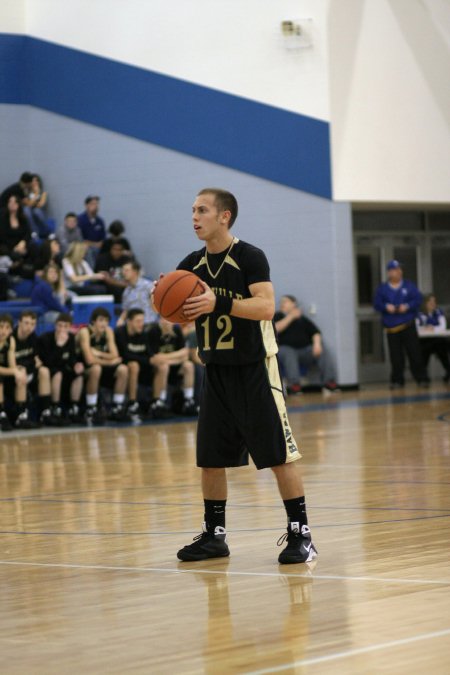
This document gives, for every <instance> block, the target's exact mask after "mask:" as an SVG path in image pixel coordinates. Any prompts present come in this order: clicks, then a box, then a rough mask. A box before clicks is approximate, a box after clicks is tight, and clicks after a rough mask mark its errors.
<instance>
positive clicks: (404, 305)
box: [374, 260, 429, 389]
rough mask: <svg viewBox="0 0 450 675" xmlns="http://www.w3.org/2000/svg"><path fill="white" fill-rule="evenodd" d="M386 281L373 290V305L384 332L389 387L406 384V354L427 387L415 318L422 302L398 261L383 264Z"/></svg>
mask: <svg viewBox="0 0 450 675" xmlns="http://www.w3.org/2000/svg"><path fill="white" fill-rule="evenodd" d="M386 270H387V277H388V279H387V281H386V282H384V283H381V284H380V285H379V286H378V288H377V291H376V293H375V300H374V307H375V309H376V310H377V312H380V313H381V318H382V321H383V326H384V328H385V330H386V333H387V341H388V347H389V357H390V361H391V389H398V388H400V387H403V386H404V384H405V374H404V371H405V354H406V356H407V357H408V361H409V365H410V368H411V373H412V375H413V377H414V379H415V380H416V382H417V384H418V385H419V386H422V387H428V386H429V379H428V376H427V373H426V370H425V368H424V366H423V363H422V354H421V351H420V343H419V337H418V335H417V330H416V324H415V318H416V315H417V312H418V310H419V307H420V304H421V302H422V295H421V293H420V291H419V290H418V288H417V286H416V285H415V284H414V283H413V282H412V281H408V280H407V279H403V268H402V265H401V263H400V262H399V261H398V260H390V261H389V262H388V264H387V265H386Z"/></svg>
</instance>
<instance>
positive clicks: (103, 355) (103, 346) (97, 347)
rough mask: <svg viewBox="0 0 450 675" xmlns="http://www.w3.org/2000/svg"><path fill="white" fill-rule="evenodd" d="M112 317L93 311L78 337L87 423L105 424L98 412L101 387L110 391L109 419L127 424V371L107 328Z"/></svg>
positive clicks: (99, 309) (108, 314)
mask: <svg viewBox="0 0 450 675" xmlns="http://www.w3.org/2000/svg"><path fill="white" fill-rule="evenodd" d="M110 321H111V315H110V313H109V312H108V310H107V309H105V308H104V307H96V308H95V309H94V310H93V312H92V314H91V316H90V318H89V326H86V327H84V328H81V329H80V331H79V332H78V335H77V342H78V346H79V348H80V351H81V355H82V358H83V361H84V365H85V372H86V421H87V422H88V423H94V424H101V423H102V422H103V421H104V420H103V418H102V415H101V413H100V411H99V410H98V392H99V388H100V387H101V386H103V387H107V388H108V389H112V390H113V407H112V410H111V412H110V414H109V419H111V420H114V421H116V422H130V420H131V418H130V415H129V414H128V412H127V410H126V408H125V393H126V390H127V382H128V368H127V366H126V365H125V364H124V363H122V357H121V356H119V351H118V349H117V345H116V341H115V339H114V333H113V330H112V328H111V327H110V326H109V322H110Z"/></svg>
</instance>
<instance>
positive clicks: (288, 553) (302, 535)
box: [277, 523, 317, 565]
mask: <svg viewBox="0 0 450 675" xmlns="http://www.w3.org/2000/svg"><path fill="white" fill-rule="evenodd" d="M285 541H287V546H286V548H284V549H283V550H282V551H281V553H280V555H279V556H278V562H279V563H280V564H281V565H291V564H294V563H310V562H312V561H313V560H315V559H316V558H317V549H316V547H315V546H314V544H313V543H312V541H311V530H310V529H309V527H308V525H302V526H301V528H300V523H290V524H289V525H288V529H287V532H285V533H284V534H283V535H281V537H280V538H279V539H278V541H277V545H278V546H282V545H283V544H284V542H285Z"/></svg>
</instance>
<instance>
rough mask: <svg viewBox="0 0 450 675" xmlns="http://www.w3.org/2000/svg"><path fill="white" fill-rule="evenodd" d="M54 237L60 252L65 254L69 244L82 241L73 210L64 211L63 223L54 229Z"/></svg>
mask: <svg viewBox="0 0 450 675" xmlns="http://www.w3.org/2000/svg"><path fill="white" fill-rule="evenodd" d="M56 238H57V240H58V241H59V243H60V246H61V253H62V254H63V255H65V254H66V252H67V250H68V248H69V246H70V244H73V243H74V242H75V241H83V235H82V234H81V230H80V228H79V227H78V217H77V214H76V213H74V212H73V211H69V213H66V215H65V217H64V223H63V224H62V225H60V226H59V227H58V229H57V230H56Z"/></svg>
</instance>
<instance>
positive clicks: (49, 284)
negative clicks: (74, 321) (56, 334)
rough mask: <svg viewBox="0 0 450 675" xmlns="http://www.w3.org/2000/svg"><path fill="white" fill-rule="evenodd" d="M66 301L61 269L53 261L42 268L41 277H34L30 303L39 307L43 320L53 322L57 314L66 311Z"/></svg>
mask: <svg viewBox="0 0 450 675" xmlns="http://www.w3.org/2000/svg"><path fill="white" fill-rule="evenodd" d="M66 301H67V292H66V288H65V285H64V280H63V275H62V271H61V270H60V268H59V267H58V266H57V265H55V263H50V264H49V265H47V267H45V269H44V270H43V272H42V277H39V276H36V278H35V282H34V286H33V290H32V291H31V304H32V305H36V306H37V307H39V308H40V309H41V311H42V312H43V314H44V321H46V322H47V323H54V322H55V319H56V317H57V315H58V314H60V313H65V312H67V307H66V305H65V303H66Z"/></svg>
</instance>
